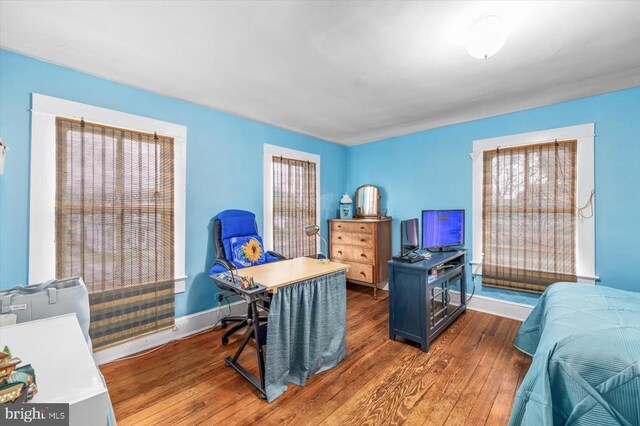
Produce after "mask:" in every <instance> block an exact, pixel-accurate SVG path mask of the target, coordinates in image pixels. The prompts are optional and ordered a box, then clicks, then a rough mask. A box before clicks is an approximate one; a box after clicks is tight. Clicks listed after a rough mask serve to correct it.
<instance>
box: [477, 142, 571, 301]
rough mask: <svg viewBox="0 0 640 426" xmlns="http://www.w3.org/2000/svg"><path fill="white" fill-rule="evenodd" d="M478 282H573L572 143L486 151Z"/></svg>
mask: <svg viewBox="0 0 640 426" xmlns="http://www.w3.org/2000/svg"><path fill="white" fill-rule="evenodd" d="M483 162H484V186H483V198H482V209H483V210H482V215H483V221H482V222H483V223H482V226H483V231H482V242H483V247H482V251H483V253H484V261H483V275H482V285H483V286H490V287H499V288H510V289H516V290H525V291H534V292H542V291H544V289H545V288H546V287H547V286H548V285H550V284H552V283H554V282H558V281H576V262H575V260H576V253H575V252H576V244H575V229H576V217H577V215H576V209H575V184H576V168H575V162H576V141H575V140H572V141H562V142H551V143H545V144H537V145H525V146H518V147H514V148H503V149H500V148H496V149H494V150H488V151H485V152H484V160H483Z"/></svg>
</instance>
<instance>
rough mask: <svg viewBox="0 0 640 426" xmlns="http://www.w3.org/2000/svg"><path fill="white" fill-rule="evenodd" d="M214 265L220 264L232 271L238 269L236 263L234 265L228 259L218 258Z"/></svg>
mask: <svg viewBox="0 0 640 426" xmlns="http://www.w3.org/2000/svg"><path fill="white" fill-rule="evenodd" d="M213 264H214V265H220V266H222V267H223V268H225V269H226V270H227V271H231V270H233V269H238V268H237V267H236V265H234V264H233V263H231V262H230V261H229V260H227V259H216V261H215V262H214V263H213Z"/></svg>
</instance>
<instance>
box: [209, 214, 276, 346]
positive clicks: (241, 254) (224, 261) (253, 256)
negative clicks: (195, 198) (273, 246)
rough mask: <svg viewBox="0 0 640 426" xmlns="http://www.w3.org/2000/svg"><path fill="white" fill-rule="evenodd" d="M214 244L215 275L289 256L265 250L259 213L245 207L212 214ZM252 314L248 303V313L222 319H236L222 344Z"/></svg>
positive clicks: (240, 327)
mask: <svg viewBox="0 0 640 426" xmlns="http://www.w3.org/2000/svg"><path fill="white" fill-rule="evenodd" d="M213 246H214V250H215V255H216V261H215V264H214V265H213V268H211V274H212V275H213V274H219V273H221V272H225V271H228V270H235V269H240V268H246V267H248V266H254V265H260V264H263V263H269V262H277V261H279V260H284V259H286V257H284V256H282V255H281V254H279V253H275V252H273V251H265V250H264V246H263V244H262V237H260V235H258V225H257V223H256V216H255V215H254V214H253V213H251V212H248V211H245V210H225V211H223V212H221V213H219V214H218V215H217V216H216V217H214V218H213ZM251 317H252V312H251V307H250V306H248V307H247V315H246V316H229V317H226V318H224V319H222V321H221V324H222V328H226V327H227V325H228V324H229V323H237V324H236V325H234V326H233V327H232V328H231V329H230V330H228V331H227V332H226V333H225V334H224V335H223V336H222V344H223V345H226V344H228V343H229V337H230V336H231V335H233V334H234V333H236V332H237V331H239V330H242V329H243V328H245V327H246V326H248V325H249V319H250V318H251ZM265 320H266V318H265Z"/></svg>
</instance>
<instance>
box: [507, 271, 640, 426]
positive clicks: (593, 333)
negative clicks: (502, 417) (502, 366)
mask: <svg viewBox="0 0 640 426" xmlns="http://www.w3.org/2000/svg"><path fill="white" fill-rule="evenodd" d="M515 346H516V348H518V349H520V350H521V351H523V352H525V353H527V354H529V355H531V356H533V360H532V363H531V367H530V368H529V371H528V372H527V374H526V376H525V377H524V380H523V382H522V384H521V386H520V388H519V389H518V391H517V393H516V397H515V401H514V405H513V410H512V412H511V419H510V421H509V424H510V425H536V426H538V425H558V424H570V425H640V293H635V292H630V291H623V290H616V289H613V288H610V287H605V286H594V285H587V284H576V283H556V284H554V285H552V286H550V287H549V288H548V289H547V290H546V291H545V292H544V293H543V294H542V296H541V297H540V300H539V302H538V304H537V305H536V306H535V308H534V309H533V311H532V312H531V314H530V315H529V317H528V318H527V319H526V320H525V321H524V323H523V324H522V326H521V327H520V330H519V331H518V335H517V336H516V340H515Z"/></svg>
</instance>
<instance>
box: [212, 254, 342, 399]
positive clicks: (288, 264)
mask: <svg viewBox="0 0 640 426" xmlns="http://www.w3.org/2000/svg"><path fill="white" fill-rule="evenodd" d="M347 269H348V266H347V265H343V264H341V263H335V262H327V263H323V262H318V260H316V259H312V258H309V257H299V258H296V259H289V260H281V261H278V262H272V263H265V264H262V265H257V266H251V267H248V268H241V269H238V270H234V274H235V275H238V276H242V277H253V280H254V281H255V283H256V284H260V285H262V286H263V287H260V288H258V289H257V291H258V293H256V294H253V293H251V291H252V290H239V288H238V285H237V283H233V284H228V283H225V281H224V280H222V279H220V278H219V277H217V276H216V275H212V276H211V278H213V279H214V281H215V282H216V283H218V285H220V286H222V287H223V288H227V289H228V290H230V291H233V292H236V293H237V294H239V295H240V296H242V297H243V298H244V299H245V300H246V301H247V303H248V304H249V308H248V314H247V316H248V317H249V318H250V321H249V325H250V326H249V327H248V329H247V331H246V333H245V336H244V338H243V340H242V342H241V343H240V346H239V347H238V350H237V351H236V353H235V355H234V356H233V357H227V358H226V359H225V364H226V365H227V366H229V367H232V368H233V369H235V370H236V371H237V372H238V373H240V374H241V375H242V376H243V377H244V378H245V379H247V380H248V381H249V382H250V383H251V384H252V385H253V386H255V387H256V388H257V389H258V390H259V391H260V393H261V394H262V395H263V396H264V397H265V398H267V400H268V401H270V402H271V401H273V400H274V399H275V398H277V397H278V396H280V395H281V394H282V393H283V392H284V391H285V390H286V389H287V387H288V384H289V383H295V384H297V385H299V386H303V385H304V382H305V381H306V379H307V378H308V377H310V376H312V375H313V374H315V373H317V372H318V371H324V370H326V369H328V368H333V367H335V365H337V363H338V362H340V361H341V360H342V359H343V358H344V356H345V354H346V323H347V315H346V311H347V310H346V303H347V297H346V279H345V273H346V272H345V271H346V270H347ZM293 284H299V286H295V285H293ZM264 287H266V290H265V288H264ZM278 289H281V291H278ZM266 292H269V293H271V295H270V296H268V295H267V294H266ZM309 294H310V295H311V296H309ZM304 297H311V299H310V300H309V303H308V304H307V303H300V300H301V299H300V298H304ZM264 298H268V299H270V302H271V304H270V308H269V317H268V324H271V325H269V326H268V327H267V323H265V321H264V320H262V321H261V319H260V317H259V316H258V307H257V303H258V301H259V300H263V299H264ZM293 300H295V301H296V303H293ZM307 310H311V311H313V315H309V312H307ZM274 317H275V320H274V319H273V318H274ZM292 317H298V318H300V320H299V321H289V320H288V319H289V318H292ZM282 318H284V320H281V319H282ZM251 339H253V341H254V342H255V347H256V351H257V355H258V373H259V375H258V376H257V377H256V376H255V375H253V374H252V373H251V372H249V371H247V370H246V369H245V368H244V367H243V366H242V365H240V363H239V362H238V359H239V357H240V355H241V354H242V351H243V350H244V348H245V347H246V346H247V344H248V343H249V340H251ZM310 342H313V344H310ZM265 346H267V347H268V349H267V350H266V354H267V357H266V359H265V351H264V347H265ZM300 352H303V353H300ZM269 354H271V355H270V356H269Z"/></svg>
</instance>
